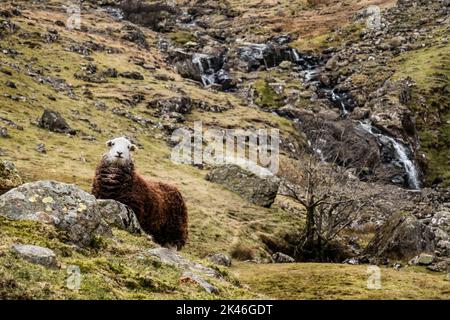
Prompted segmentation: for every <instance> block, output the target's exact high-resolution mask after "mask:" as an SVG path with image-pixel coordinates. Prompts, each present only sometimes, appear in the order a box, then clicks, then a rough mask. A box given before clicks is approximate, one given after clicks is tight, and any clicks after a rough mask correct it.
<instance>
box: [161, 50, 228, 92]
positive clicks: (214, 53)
mask: <svg viewBox="0 0 450 320" xmlns="http://www.w3.org/2000/svg"><path fill="white" fill-rule="evenodd" d="M226 52H227V51H226V49H222V48H216V49H213V50H211V53H208V54H206V53H194V54H190V53H187V52H184V51H181V50H172V51H170V52H169V59H170V60H171V61H172V63H173V64H174V65H175V68H176V69H177V72H178V73H179V74H180V75H181V76H182V77H184V78H189V79H192V80H195V81H198V82H201V83H202V84H203V85H204V86H205V87H208V86H211V85H215V84H217V85H218V86H219V87H220V88H221V89H222V90H229V89H231V88H233V87H234V86H235V83H234V82H233V80H232V78H231V76H230V75H229V73H228V71H227V70H226V65H225V55H226Z"/></svg>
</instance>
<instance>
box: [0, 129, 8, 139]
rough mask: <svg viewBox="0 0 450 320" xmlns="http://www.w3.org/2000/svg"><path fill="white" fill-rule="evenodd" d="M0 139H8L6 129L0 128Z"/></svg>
mask: <svg viewBox="0 0 450 320" xmlns="http://www.w3.org/2000/svg"><path fill="white" fill-rule="evenodd" d="M0 138H9V133H8V129H6V128H5V127H0Z"/></svg>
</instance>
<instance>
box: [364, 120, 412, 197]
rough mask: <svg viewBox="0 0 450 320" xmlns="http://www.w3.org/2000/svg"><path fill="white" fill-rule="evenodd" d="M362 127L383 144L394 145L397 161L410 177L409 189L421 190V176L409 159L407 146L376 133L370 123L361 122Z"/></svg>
mask: <svg viewBox="0 0 450 320" xmlns="http://www.w3.org/2000/svg"><path fill="white" fill-rule="evenodd" d="M360 127H361V128H362V129H363V130H364V131H366V132H368V133H370V134H371V135H373V136H374V137H376V138H378V139H379V140H380V141H381V142H388V143H390V144H392V146H393V147H394V151H395V154H396V156H397V160H398V161H399V162H400V163H401V164H402V165H403V168H404V169H405V172H406V174H407V176H408V184H409V187H410V188H412V189H415V190H418V189H420V181H419V174H418V172H417V169H416V166H415V165H414V163H413V162H412V161H411V159H409V157H408V149H407V148H406V146H405V145H404V144H402V143H400V142H398V141H397V140H395V139H394V138H392V137H389V136H387V135H384V134H382V133H379V132H375V131H374V127H373V126H372V125H371V124H370V123H369V122H360ZM377 131H378V130H377Z"/></svg>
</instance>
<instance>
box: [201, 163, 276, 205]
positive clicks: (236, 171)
mask: <svg viewBox="0 0 450 320" xmlns="http://www.w3.org/2000/svg"><path fill="white" fill-rule="evenodd" d="M206 180H209V181H211V182H215V183H218V184H221V185H223V186H224V187H225V188H227V189H229V190H231V191H233V192H236V193H237V194H239V195H240V196H241V197H243V198H244V199H246V200H247V201H249V202H251V203H254V204H256V205H259V206H262V207H270V206H271V205H272V203H273V202H274V200H275V197H276V195H277V192H278V187H279V184H280V181H279V179H278V178H277V177H275V176H271V175H268V176H266V177H259V176H257V175H256V174H255V173H252V172H250V171H246V170H244V169H243V168H241V167H239V166H237V165H234V164H228V165H223V166H219V167H215V168H213V169H212V170H211V171H210V172H209V173H208V174H207V176H206Z"/></svg>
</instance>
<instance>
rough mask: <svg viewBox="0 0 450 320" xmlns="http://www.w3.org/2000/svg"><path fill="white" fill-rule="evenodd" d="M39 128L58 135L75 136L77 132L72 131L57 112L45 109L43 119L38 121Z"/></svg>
mask: <svg viewBox="0 0 450 320" xmlns="http://www.w3.org/2000/svg"><path fill="white" fill-rule="evenodd" d="M38 126H39V127H40V128H43V129H47V130H49V131H53V132H58V133H68V134H71V135H73V134H75V133H76V131H75V130H74V129H72V128H71V127H70V126H69V125H68V124H67V122H66V120H65V119H64V118H63V117H62V116H61V115H60V114H59V112H57V111H53V110H51V109H45V110H44V113H43V114H42V116H41V118H40V119H39V120H38Z"/></svg>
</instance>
